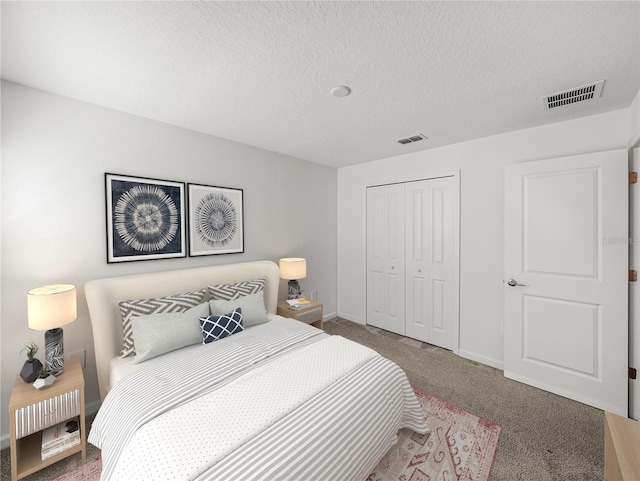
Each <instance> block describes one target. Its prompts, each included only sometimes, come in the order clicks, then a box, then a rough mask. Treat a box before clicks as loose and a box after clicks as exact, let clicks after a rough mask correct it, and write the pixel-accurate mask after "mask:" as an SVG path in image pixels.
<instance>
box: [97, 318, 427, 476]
mask: <svg viewBox="0 0 640 481" xmlns="http://www.w3.org/2000/svg"><path fill="white" fill-rule="evenodd" d="M180 352H181V354H180V355H178V354H173V353H171V354H172V355H171V356H162V357H160V358H158V359H157V360H153V361H156V362H154V363H152V364H148V363H147V362H145V363H141V364H138V365H136V367H138V366H140V369H139V370H136V371H135V372H133V373H130V374H129V375H127V376H125V377H124V378H123V379H122V380H121V381H120V382H119V383H118V384H117V385H116V386H115V387H114V388H113V389H112V391H111V392H110V393H109V394H108V395H107V397H106V399H105V402H104V404H103V406H102V408H101V409H100V411H99V413H98V415H97V416H96V419H95V421H94V423H93V426H92V430H91V433H90V435H89V442H91V443H92V444H95V445H96V446H98V447H99V448H101V449H102V458H103V471H102V473H103V474H102V479H114V480H115V479H132V477H131V476H132V474H131V472H132V470H134V473H135V475H134V476H133V479H155V480H158V479H196V480H208V479H225V480H226V479H242V480H247V479H265V480H267V479H268V480H272V479H286V480H298V479H300V480H302V479H304V480H313V479H318V480H333V479H340V480H351V479H353V480H355V479H364V478H365V477H366V476H367V474H369V472H370V470H372V469H373V468H374V467H375V465H376V463H377V462H378V461H379V459H380V458H381V457H382V456H383V455H384V454H385V453H386V451H387V450H388V449H389V448H390V447H391V446H392V445H393V444H394V443H395V442H396V433H397V431H398V429H400V428H403V427H408V428H411V429H413V430H415V431H417V432H421V433H425V432H427V430H428V429H427V426H426V424H425V422H424V419H423V418H424V415H423V412H422V410H421V408H420V405H419V403H418V401H417V399H416V398H415V395H414V394H413V391H412V389H411V387H410V386H409V383H408V381H407V379H406V376H405V375H404V372H402V370H401V369H400V368H398V367H397V366H396V365H395V364H394V363H392V362H390V361H388V360H386V359H384V358H382V357H380V356H379V355H378V354H376V353H375V352H374V351H371V350H370V349H368V348H365V347H363V346H360V345H358V344H355V343H352V342H351V341H347V340H345V339H342V338H337V337H333V338H332V337H330V336H327V335H326V334H325V333H323V332H322V331H319V330H317V329H314V328H312V327H310V326H307V325H305V324H303V323H299V322H297V321H293V320H290V319H284V318H280V317H278V316H274V318H273V319H272V320H271V322H268V323H267V324H262V325H259V326H254V327H252V328H251V329H248V330H246V331H244V332H242V333H240V334H236V335H233V336H230V337H228V338H225V339H222V340H220V341H216V342H214V343H212V344H208V345H206V346H193V347H191V348H187V349H182V350H181V351H180ZM258 374H259V375H258Z"/></svg>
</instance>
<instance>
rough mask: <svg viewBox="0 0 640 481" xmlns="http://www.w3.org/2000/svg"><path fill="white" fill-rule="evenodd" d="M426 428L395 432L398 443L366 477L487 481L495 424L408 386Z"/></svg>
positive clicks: (377, 479) (379, 480) (497, 434)
mask: <svg viewBox="0 0 640 481" xmlns="http://www.w3.org/2000/svg"><path fill="white" fill-rule="evenodd" d="M413 390H414V391H415V393H416V395H417V396H418V400H419V401H420V404H421V405H422V409H423V410H424V413H425V420H426V421H427V424H428V425H429V428H430V429H431V432H430V433H429V434H427V435H421V434H417V433H415V432H413V431H411V430H409V429H402V430H400V432H399V433H398V438H399V439H398V445H397V446H396V447H395V448H393V449H391V450H390V451H389V452H388V453H387V454H386V455H385V457H384V458H382V460H381V461H380V463H378V466H377V467H376V469H375V471H374V472H373V473H371V474H370V475H369V477H368V478H367V481H391V480H394V481H395V480H398V481H433V480H452V481H454V480H455V481H487V480H488V479H489V476H490V475H491V468H492V467H493V461H494V460H495V457H496V453H497V450H498V441H499V440H500V431H501V430H502V429H501V428H500V426H498V425H497V424H495V423H492V422H491V421H488V420H486V419H483V418H481V417H478V416H476V415H475V414H471V413H470V412H468V411H465V410H464V409H461V408H459V407H458V406H455V405H454V404H451V403H448V402H446V401H443V400H442V399H440V398H437V397H435V396H432V395H431V394H428V393H426V392H424V391H421V390H420V389H417V388H413Z"/></svg>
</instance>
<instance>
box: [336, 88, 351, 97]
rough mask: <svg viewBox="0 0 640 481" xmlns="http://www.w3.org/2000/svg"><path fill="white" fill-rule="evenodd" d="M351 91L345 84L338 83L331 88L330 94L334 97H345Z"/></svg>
mask: <svg viewBox="0 0 640 481" xmlns="http://www.w3.org/2000/svg"><path fill="white" fill-rule="evenodd" d="M350 93H351V89H350V88H349V87H347V86H346V85H338V86H337V87H333V88H332V89H331V95H333V96H334V97H346V96H347V95H349V94H350Z"/></svg>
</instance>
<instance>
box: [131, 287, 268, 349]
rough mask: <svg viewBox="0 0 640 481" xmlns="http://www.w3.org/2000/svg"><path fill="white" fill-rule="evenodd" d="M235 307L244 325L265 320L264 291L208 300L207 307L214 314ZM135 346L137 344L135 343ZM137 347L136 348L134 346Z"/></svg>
mask: <svg viewBox="0 0 640 481" xmlns="http://www.w3.org/2000/svg"><path fill="white" fill-rule="evenodd" d="M236 307H239V308H241V309H242V323H243V324H244V327H250V326H255V325H256V324H262V323H264V322H267V321H268V320H269V318H268V317H267V310H266V309H265V307H264V292H263V291H260V292H256V293H255V294H249V295H248V296H243V297H240V298H238V299H235V300H233V301H224V300H213V301H209V309H210V310H211V314H212V315H214V316H221V315H222V314H227V313H229V312H231V311H233V310H234V309H235V308H236ZM136 346H137V344H136ZM136 349H137V348H136Z"/></svg>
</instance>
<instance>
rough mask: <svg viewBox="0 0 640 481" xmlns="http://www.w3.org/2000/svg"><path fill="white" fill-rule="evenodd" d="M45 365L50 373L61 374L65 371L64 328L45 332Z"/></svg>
mask: <svg viewBox="0 0 640 481" xmlns="http://www.w3.org/2000/svg"><path fill="white" fill-rule="evenodd" d="M44 357H45V366H46V367H47V369H48V370H49V373H50V374H53V375H54V376H59V375H60V374H62V373H63V372H64V343H63V336H62V328H61V327H58V328H56V329H49V330H48V331H46V332H45V333H44Z"/></svg>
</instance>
